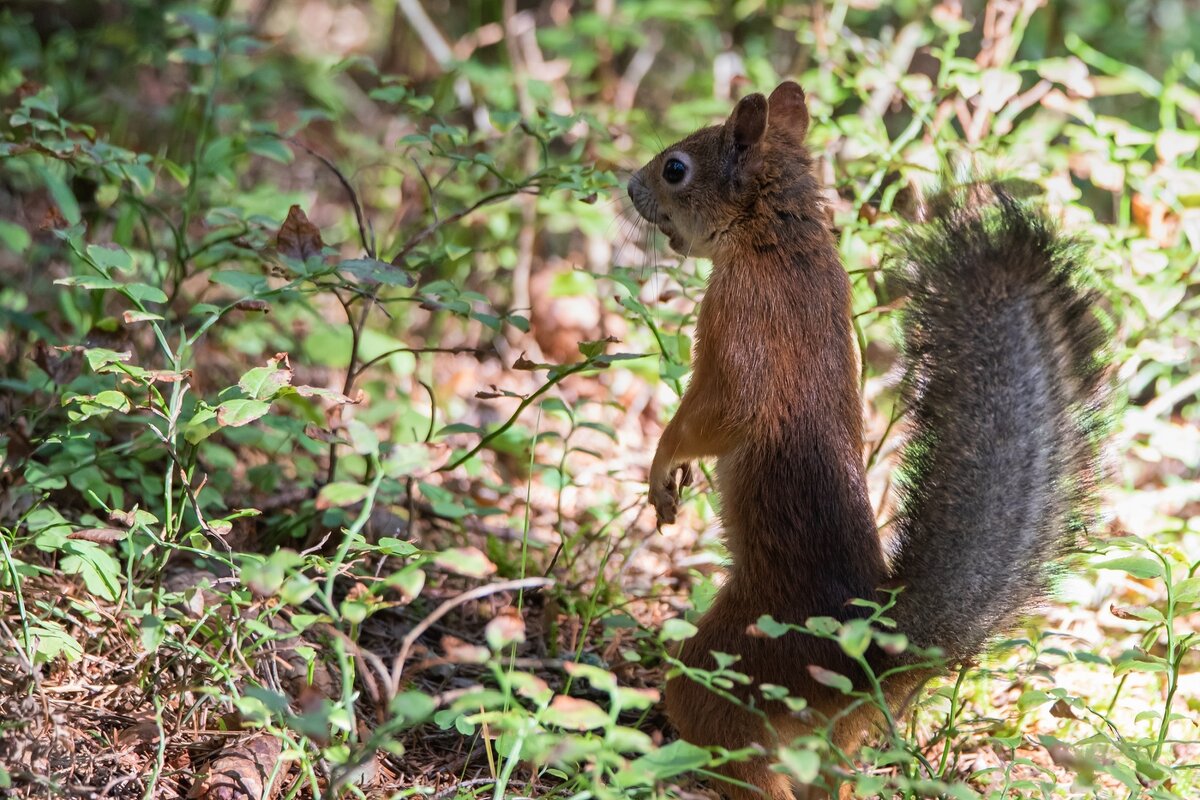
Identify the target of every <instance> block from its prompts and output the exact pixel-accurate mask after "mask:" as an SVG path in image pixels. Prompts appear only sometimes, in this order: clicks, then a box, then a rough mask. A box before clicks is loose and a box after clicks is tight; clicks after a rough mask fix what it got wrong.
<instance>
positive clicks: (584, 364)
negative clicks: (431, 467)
mask: <svg viewBox="0 0 1200 800" xmlns="http://www.w3.org/2000/svg"><path fill="white" fill-rule="evenodd" d="M593 366H594V364H593V363H592V362H591V361H580V362H579V363H578V364H572V365H571V366H570V367H568V368H566V369H564V370H563V371H562V372H560V373H559V374H557V375H555V376H554V377H552V378H550V379H549V380H548V381H546V382H545V383H544V384H542V385H541V386H540V387H539V388H538V390H537V391H536V392H534V393H533V394H531V395H529V396H528V397H526V398H525V399H524V400H522V401H521V403H520V405H518V406H517V410H516V411H514V412H513V413H512V416H510V417H509V418H508V419H507V420H505V422H504V424H503V425H501V426H500V427H498V428H496V429H495V430H493V431H491V432H489V433H488V434H487V435H486V436H484V437H483V438H482V439H480V440H479V444H477V445H475V446H474V447H473V448H471V449H470V450H468V451H467V452H466V453H464V454H463V455H461V456H459V457H458V458H456V459H455V460H454V461H452V462H451V463H449V464H447V465H446V466H444V467H442V468H441V469H439V470H438V472H449V471H450V470H452V469H455V468H456V467H458V466H460V465H462V464H463V463H465V462H466V461H467V460H468V459H470V458H471V457H472V456H474V455H475V454H476V453H478V452H479V451H480V450H482V449H483V448H484V447H486V446H487V444H488V442H490V441H492V440H493V439H495V438H496V437H497V436H499V435H500V434H502V433H504V432H505V431H507V430H508V429H509V428H511V427H512V426H513V424H514V423H516V421H517V418H518V417H520V416H521V414H522V413H523V412H524V411H525V409H527V408H529V406H530V404H531V403H533V401H534V400H537V399H538V398H539V397H541V396H542V395H544V394H545V393H546V392H547V391H549V389H550V388H551V387H552V386H555V385H557V384H558V383H560V382H561V381H562V380H563V379H565V378H566V377H568V376H570V375H574V374H575V373H577V372H582V371H583V370H585V369H589V368H591V367H593Z"/></svg>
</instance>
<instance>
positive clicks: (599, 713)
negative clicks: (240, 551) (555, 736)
mask: <svg viewBox="0 0 1200 800" xmlns="http://www.w3.org/2000/svg"><path fill="white" fill-rule="evenodd" d="M542 721H543V722H545V723H546V724H548V725H557V726H558V727H560V728H565V729H567V730H570V731H587V730H592V729H594V728H606V727H608V725H609V718H608V712H606V711H605V710H604V709H602V708H601V707H600V706H598V705H596V704H595V703H593V702H592V701H590V700H583V699H581V698H578V697H568V696H567V695H565V694H560V695H558V696H556V697H555V698H554V699H553V700H552V701H550V706H549V707H548V708H547V709H546V710H545V711H544V712H542Z"/></svg>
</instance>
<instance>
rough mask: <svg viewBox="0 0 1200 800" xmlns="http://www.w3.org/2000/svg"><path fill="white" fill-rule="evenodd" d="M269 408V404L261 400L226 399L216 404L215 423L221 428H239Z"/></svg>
mask: <svg viewBox="0 0 1200 800" xmlns="http://www.w3.org/2000/svg"><path fill="white" fill-rule="evenodd" d="M270 410H271V404H270V403H268V402H266V401H263V400H244V399H241V398H239V399H236V400H226V401H225V402H224V403H221V405H219V406H217V424H218V425H220V426H221V427H223V428H240V427H241V426H243V425H247V424H249V423H251V422H253V421H254V420H256V419H258V418H259V417H261V416H263V415H265V414H266V413H267V412H268V411H270Z"/></svg>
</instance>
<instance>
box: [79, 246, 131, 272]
mask: <svg viewBox="0 0 1200 800" xmlns="http://www.w3.org/2000/svg"><path fill="white" fill-rule="evenodd" d="M87 255H88V258H89V259H91V261H92V262H93V263H94V264H95V265H96V266H98V267H100V268H101V269H103V270H105V271H108V270H109V269H119V270H121V271H122V272H128V271H129V270H130V269H132V268H133V258H132V257H131V256H130V255H129V253H127V252H125V251H124V250H123V249H121V248H120V247H117V246H116V245H115V244H108V245H102V244H89V245H88V246H87Z"/></svg>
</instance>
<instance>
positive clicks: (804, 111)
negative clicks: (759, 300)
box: [629, 81, 812, 258]
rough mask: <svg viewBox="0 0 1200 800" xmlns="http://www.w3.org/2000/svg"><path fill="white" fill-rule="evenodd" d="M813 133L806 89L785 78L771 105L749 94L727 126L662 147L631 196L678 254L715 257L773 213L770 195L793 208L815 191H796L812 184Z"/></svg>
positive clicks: (634, 183) (632, 183) (640, 173)
mask: <svg viewBox="0 0 1200 800" xmlns="http://www.w3.org/2000/svg"><path fill="white" fill-rule="evenodd" d="M807 132H808V107H807V106H806V105H805V102H804V90H803V89H801V88H800V86H799V85H798V84H796V83H794V82H792V81H785V82H783V83H781V84H779V86H778V87H777V88H776V89H775V91H773V92H771V97H770V99H769V100H768V99H767V98H765V97H763V96H762V95H761V94H752V95H749V96H747V97H743V98H742V99H741V100H740V101H739V102H738V104H737V106H736V107H734V109H733V113H732V114H730V115H729V119H728V120H726V121H725V123H724V124H723V125H714V126H712V127H710V128H703V129H701V130H699V131H696V132H695V133H693V134H692V135H691V136H689V137H687V138H686V139H683V140H682V141H680V142H677V143H675V144H673V145H671V146H670V147H668V148H667V149H666V150H663V151H662V152H661V153H659V154H658V155H657V156H655V157H654V158H653V159H652V160H651V161H650V162H649V163H648V164H646V165H645V166H644V167H642V168H641V169H640V170H638V172H637V174H635V175H634V176H633V177H632V178H631V179H630V180H629V197H630V199H631V200H633V206H634V208H636V209H637V212H638V213H639V214H640V215H641V216H642V217H643V218H645V219H646V220H647V221H649V222H650V223H652V224H654V225H657V226H658V228H659V229H660V230H661V231H662V232H663V233H665V234H666V235H667V238H668V239H669V240H670V242H671V247H672V248H673V249H674V250H675V251H676V252H677V253H680V254H681V255H684V256H688V255H693V256H700V257H707V258H711V257H712V256H713V253H714V252H715V251H716V250H717V249H718V248H720V247H721V246H723V245H732V246H736V243H737V242H738V241H740V240H742V239H743V237H745V236H747V235H749V236H755V235H756V231H755V230H753V229H752V228H751V226H761V224H762V219H763V218H764V214H768V215H769V210H768V208H763V207H759V203H760V201H764V200H765V201H766V202H767V204H768V207H769V206H771V205H772V204H773V203H772V198H775V199H779V198H786V197H788V196H789V195H791V199H789V200H787V202H788V203H789V204H791V203H793V202H795V200H796V199H798V198H799V199H803V198H804V197H805V196H808V195H810V194H812V193H811V192H803V193H799V195H797V193H796V192H794V191H793V190H794V189H799V188H801V187H803V186H811V185H812V179H811V176H810V174H809V159H808V156H807V153H806V151H805V149H804V136H805V134H806V133H807ZM775 210H776V212H778V211H780V210H781V209H775ZM789 211H790V209H789ZM766 218H767V219H770V217H769V216H768V217H766Z"/></svg>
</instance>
